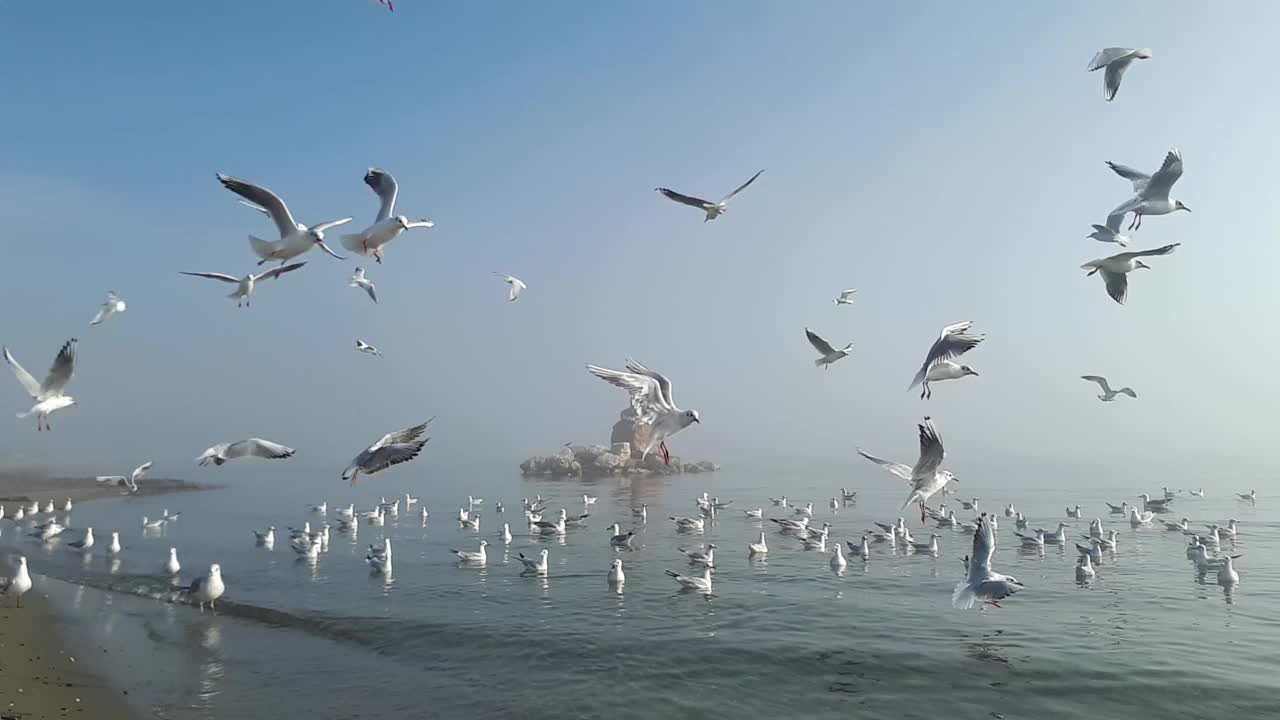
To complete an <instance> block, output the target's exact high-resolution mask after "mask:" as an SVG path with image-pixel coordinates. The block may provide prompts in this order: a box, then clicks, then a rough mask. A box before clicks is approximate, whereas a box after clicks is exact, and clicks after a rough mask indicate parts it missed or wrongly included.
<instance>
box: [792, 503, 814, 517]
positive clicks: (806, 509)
mask: <svg viewBox="0 0 1280 720" xmlns="http://www.w3.org/2000/svg"><path fill="white" fill-rule="evenodd" d="M793 510H794V512H793V514H794V515H804V516H806V517H813V503H805V504H804V505H799V506H796V507H795V508H793Z"/></svg>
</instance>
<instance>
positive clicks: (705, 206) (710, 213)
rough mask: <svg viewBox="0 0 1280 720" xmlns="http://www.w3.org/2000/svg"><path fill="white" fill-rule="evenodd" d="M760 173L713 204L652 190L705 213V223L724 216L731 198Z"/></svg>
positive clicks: (703, 220) (668, 190)
mask: <svg viewBox="0 0 1280 720" xmlns="http://www.w3.org/2000/svg"><path fill="white" fill-rule="evenodd" d="M762 172H764V170H760V171H759V172H757V173H756V174H755V175H752V176H751V179H750V180H748V181H746V182H744V183H742V184H741V185H739V186H738V189H737V190H734V191H733V192H731V193H729V194H728V195H725V196H724V197H722V198H720V202H716V203H713V202H711V201H709V200H703V199H702V198H696V197H691V196H689V195H682V194H680V193H678V192H676V191H675V190H671V189H668V188H664V187H660V188H654V190H656V191H657V192H659V193H661V194H662V195H663V197H665V198H667V199H668V200H674V201H676V202H678V203H680V204H682V205H688V206H689V207H695V208H698V209H699V210H703V211H705V212H706V213H707V216H706V217H705V218H703V219H702V222H707V221H709V220H715V219H716V218H718V217H720V216H721V215H723V214H725V213H726V212H727V211H728V210H729V204H728V203H729V200H730V199H731V198H733V196H734V195H737V194H738V193H740V192H742V191H743V190H746V189H747V186H748V185H750V184H751V183H753V182H755V181H756V178H758V177H760V173H762Z"/></svg>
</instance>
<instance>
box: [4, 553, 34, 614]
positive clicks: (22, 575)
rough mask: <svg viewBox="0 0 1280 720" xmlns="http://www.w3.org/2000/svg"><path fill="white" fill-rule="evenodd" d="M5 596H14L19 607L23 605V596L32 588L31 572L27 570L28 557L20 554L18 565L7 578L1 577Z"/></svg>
mask: <svg viewBox="0 0 1280 720" xmlns="http://www.w3.org/2000/svg"><path fill="white" fill-rule="evenodd" d="M0 585H2V586H3V590H4V595H5V597H12V598H14V602H15V603H16V604H17V606H18V607H22V596H23V595H26V594H27V592H28V591H29V590H31V585H32V583H31V573H29V572H27V558H26V557H25V556H22V555H19V556H18V567H16V568H15V569H14V571H13V574H12V575H10V576H9V577H7V578H0Z"/></svg>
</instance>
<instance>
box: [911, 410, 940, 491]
mask: <svg viewBox="0 0 1280 720" xmlns="http://www.w3.org/2000/svg"><path fill="white" fill-rule="evenodd" d="M918 427H919V428H920V459H919V460H917V461H916V466H915V467H914V468H912V469H911V476H912V478H914V479H919V478H922V477H923V478H929V479H932V478H933V475H934V473H936V472H937V471H938V466H939V465H941V464H942V458H943V457H945V456H946V451H945V450H943V448H942V438H941V437H939V436H938V431H937V430H936V429H935V428H934V427H933V419H932V418H927V417H926V418H925V419H924V422H923V423H921V424H920V425H919V426H918Z"/></svg>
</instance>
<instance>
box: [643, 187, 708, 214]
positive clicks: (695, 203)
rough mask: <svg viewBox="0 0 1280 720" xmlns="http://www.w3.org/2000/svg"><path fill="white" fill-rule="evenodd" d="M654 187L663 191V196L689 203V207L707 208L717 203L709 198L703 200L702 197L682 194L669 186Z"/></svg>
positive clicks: (684, 203)
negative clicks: (708, 199)
mask: <svg viewBox="0 0 1280 720" xmlns="http://www.w3.org/2000/svg"><path fill="white" fill-rule="evenodd" d="M654 189H655V190H657V191H658V192H660V193H662V194H663V196H664V197H666V198H667V199H668V200H675V201H676V202H678V203H681V204H683V205H688V206H689V207H696V208H698V209H699V210H706V209H707V208H709V207H711V206H712V205H715V203H713V202H709V201H707V200H703V199H702V198H696V197H693V196H690V195H682V194H680V193H678V192H676V191H675V190H671V189H669V188H664V187H660V188H654Z"/></svg>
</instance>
